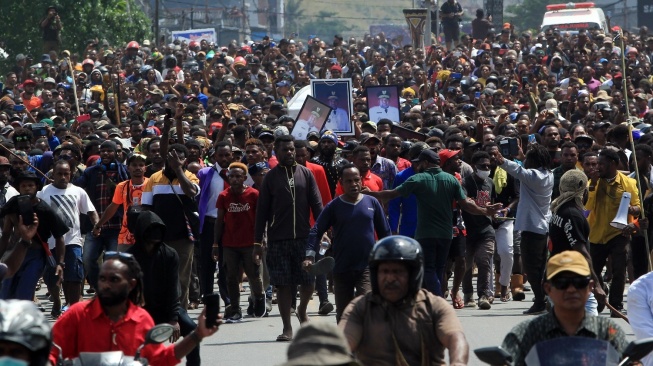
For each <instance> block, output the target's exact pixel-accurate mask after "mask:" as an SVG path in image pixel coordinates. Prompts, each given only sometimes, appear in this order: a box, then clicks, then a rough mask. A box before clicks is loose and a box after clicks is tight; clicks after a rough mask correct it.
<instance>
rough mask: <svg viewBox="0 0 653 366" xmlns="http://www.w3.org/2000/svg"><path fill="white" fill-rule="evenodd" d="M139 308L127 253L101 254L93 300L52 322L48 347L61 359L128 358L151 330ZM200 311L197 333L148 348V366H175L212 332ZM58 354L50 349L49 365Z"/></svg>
mask: <svg viewBox="0 0 653 366" xmlns="http://www.w3.org/2000/svg"><path fill="white" fill-rule="evenodd" d="M141 304H143V273H142V271H141V267H140V265H139V264H138V262H137V261H136V259H135V258H134V256H133V255H132V254H129V253H119V252H107V253H105V255H104V263H103V264H102V267H101V268H100V273H99V278H98V288H97V293H96V296H95V298H93V299H91V300H90V301H82V302H78V303H76V304H74V305H72V306H71V307H70V309H68V311H66V312H65V313H63V315H62V316H61V317H60V318H59V319H58V320H57V322H56V323H54V327H53V328H52V335H53V339H54V342H55V343H56V344H57V345H59V346H60V347H61V353H62V357H63V358H64V359H70V358H76V357H79V354H80V352H107V351H122V352H123V353H124V354H125V355H127V356H134V355H135V354H136V350H137V348H138V347H139V346H140V345H142V344H143V343H144V341H145V335H146V334H147V332H148V331H149V330H150V328H152V327H153V326H154V321H153V320H152V317H151V316H150V315H149V314H148V313H147V311H146V310H145V309H143V308H142V307H141V306H140V305H141ZM205 314H206V308H205V309H204V310H203V311H202V313H201V314H200V316H199V317H198V319H197V321H198V326H197V329H195V330H194V331H192V332H191V333H190V334H189V335H188V336H186V337H184V339H182V340H181V341H178V342H176V343H175V344H173V345H170V346H167V347H166V346H164V345H162V344H149V345H147V346H145V347H144V348H143V350H142V353H141V355H142V356H143V357H145V358H146V359H147V360H148V361H149V362H150V364H152V365H176V364H178V363H179V362H180V361H181V359H182V358H184V357H185V356H186V355H188V354H189V353H190V352H191V351H192V350H193V349H195V347H197V346H198V345H199V344H200V342H201V341H202V339H203V338H204V337H209V336H211V335H213V334H214V333H215V332H217V331H218V326H219V325H220V324H222V321H221V319H222V316H221V315H218V318H217V324H218V325H216V326H214V327H212V328H207V327H206V323H205V322H206V315H205ZM58 355H59V351H58V350H57V349H56V348H53V349H52V351H51V352H50V361H51V362H52V364H56V360H57V356H58Z"/></svg>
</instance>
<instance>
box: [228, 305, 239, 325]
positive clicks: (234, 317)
mask: <svg viewBox="0 0 653 366" xmlns="http://www.w3.org/2000/svg"><path fill="white" fill-rule="evenodd" d="M242 319H243V313H242V311H241V310H240V308H238V309H236V310H232V314H231V316H230V317H229V318H227V320H226V321H225V323H229V324H231V323H240V322H241V321H242Z"/></svg>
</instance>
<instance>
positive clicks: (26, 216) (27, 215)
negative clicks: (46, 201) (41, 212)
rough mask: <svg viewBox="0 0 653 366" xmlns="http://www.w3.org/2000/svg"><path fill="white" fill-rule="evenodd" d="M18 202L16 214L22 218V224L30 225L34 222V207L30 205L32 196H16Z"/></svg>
mask: <svg viewBox="0 0 653 366" xmlns="http://www.w3.org/2000/svg"><path fill="white" fill-rule="evenodd" d="M16 201H17V202H18V214H19V215H20V217H22V218H23V224H25V225H32V224H33V223H34V208H33V207H32V198H31V197H30V196H29V195H27V194H24V195H21V196H18V197H16Z"/></svg>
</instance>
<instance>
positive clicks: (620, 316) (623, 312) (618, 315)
mask: <svg viewBox="0 0 653 366" xmlns="http://www.w3.org/2000/svg"><path fill="white" fill-rule="evenodd" d="M617 310H619V312H620V313H621V314H617V313H615V312H614V311H612V310H610V318H617V319H623V316H625V315H626V310H624V309H617Z"/></svg>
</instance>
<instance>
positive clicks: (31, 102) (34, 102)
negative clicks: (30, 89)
mask: <svg viewBox="0 0 653 366" xmlns="http://www.w3.org/2000/svg"><path fill="white" fill-rule="evenodd" d="M20 97H21V98H23V104H24V105H25V109H27V110H28V111H29V112H31V111H32V109H34V108H41V103H42V102H41V98H39V97H37V96H36V95H32V97H31V98H30V99H25V94H23V93H21V95H20Z"/></svg>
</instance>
